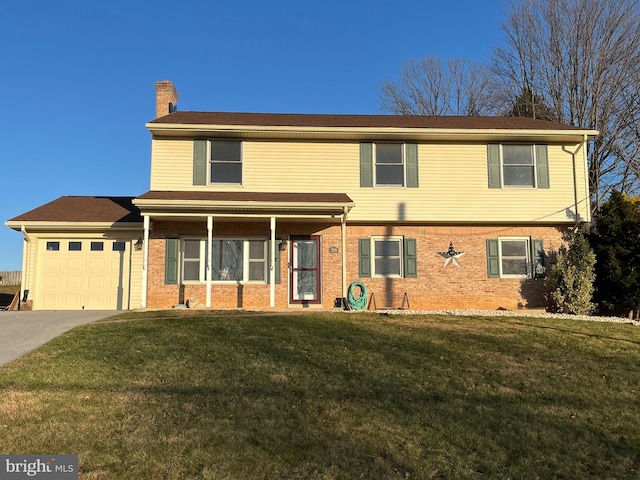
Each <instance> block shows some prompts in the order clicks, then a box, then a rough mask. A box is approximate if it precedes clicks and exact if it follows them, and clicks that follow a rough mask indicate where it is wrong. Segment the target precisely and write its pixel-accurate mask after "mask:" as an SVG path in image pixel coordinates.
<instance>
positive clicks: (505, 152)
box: [487, 144, 549, 188]
mask: <svg viewBox="0 0 640 480" xmlns="http://www.w3.org/2000/svg"><path fill="white" fill-rule="evenodd" d="M487 168H488V172H489V188H503V187H504V188H509V187H513V188H518V187H519V188H549V162H548V158H547V146H546V145H532V144H504V145H497V144H490V145H488V146H487Z"/></svg>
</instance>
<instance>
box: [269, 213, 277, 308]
mask: <svg viewBox="0 0 640 480" xmlns="http://www.w3.org/2000/svg"><path fill="white" fill-rule="evenodd" d="M270 230H271V242H269V249H270V252H271V254H270V257H269V258H271V265H270V266H269V306H270V307H271V308H273V307H275V306H276V270H275V268H274V265H275V263H276V217H271V225H270Z"/></svg>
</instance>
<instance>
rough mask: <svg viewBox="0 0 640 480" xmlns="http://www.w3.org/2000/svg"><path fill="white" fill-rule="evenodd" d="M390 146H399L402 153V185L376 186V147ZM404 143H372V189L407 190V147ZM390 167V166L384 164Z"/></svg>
mask: <svg viewBox="0 0 640 480" xmlns="http://www.w3.org/2000/svg"><path fill="white" fill-rule="evenodd" d="M380 144H391V145H400V148H401V152H402V163H401V164H398V165H401V166H402V185H399V184H378V169H377V166H378V145H380ZM406 145H407V144H406V143H405V142H374V143H373V187H374V188H407V147H406ZM385 165H390V164H385Z"/></svg>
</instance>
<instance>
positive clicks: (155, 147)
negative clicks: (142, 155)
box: [151, 138, 202, 190]
mask: <svg viewBox="0 0 640 480" xmlns="http://www.w3.org/2000/svg"><path fill="white" fill-rule="evenodd" d="M197 189H202V187H194V186H193V140H190V139H179V140H167V139H156V138H154V139H153V140H152V147H151V190H197Z"/></svg>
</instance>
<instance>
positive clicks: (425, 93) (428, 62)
mask: <svg viewBox="0 0 640 480" xmlns="http://www.w3.org/2000/svg"><path fill="white" fill-rule="evenodd" d="M491 84H492V75H491V72H490V71H489V68H488V67H487V66H486V65H483V64H480V63H473V62H470V61H468V60H464V59H455V60H450V61H448V62H446V63H443V62H442V60H440V59H438V58H436V57H426V58H423V59H421V60H419V61H417V62H416V61H408V62H406V63H405V64H404V65H403V66H402V67H401V69H400V75H399V79H398V81H397V82H391V81H385V82H384V83H383V85H382V86H381V87H380V97H379V104H380V108H381V110H382V111H383V112H387V113H394V114H396V115H464V116H475V115H491V114H494V113H495V112H496V111H497V110H496V107H495V105H494V102H493V96H492V95H491V94H490V93H491V90H492V86H491Z"/></svg>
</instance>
